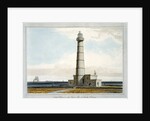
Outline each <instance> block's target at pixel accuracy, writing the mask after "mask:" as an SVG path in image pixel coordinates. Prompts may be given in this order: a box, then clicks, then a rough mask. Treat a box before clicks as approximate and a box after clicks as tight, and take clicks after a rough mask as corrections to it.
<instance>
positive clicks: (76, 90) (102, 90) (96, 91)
mask: <svg viewBox="0 0 150 121" xmlns="http://www.w3.org/2000/svg"><path fill="white" fill-rule="evenodd" d="M64 93H122V89H81V88H80V89H73V90H68V91H65V92H64Z"/></svg>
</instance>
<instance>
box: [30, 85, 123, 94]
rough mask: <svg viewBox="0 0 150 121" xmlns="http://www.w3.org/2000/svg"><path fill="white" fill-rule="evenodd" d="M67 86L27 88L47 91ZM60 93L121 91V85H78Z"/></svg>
mask: <svg viewBox="0 0 150 121" xmlns="http://www.w3.org/2000/svg"><path fill="white" fill-rule="evenodd" d="M64 89H67V88H28V93H49V92H54V91H58V90H64ZM61 93H122V87H112V86H110V87H108V86H107V87H98V88H96V87H78V88H69V90H66V91H64V92H61Z"/></svg>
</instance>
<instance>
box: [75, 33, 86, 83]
mask: <svg viewBox="0 0 150 121" xmlns="http://www.w3.org/2000/svg"><path fill="white" fill-rule="evenodd" d="M76 40H77V60H76V85H77V86H82V85H83V81H84V79H83V77H84V74H85V67H84V44H83V41H84V38H83V34H82V33H81V32H80V31H79V33H78V37H77V39H76Z"/></svg>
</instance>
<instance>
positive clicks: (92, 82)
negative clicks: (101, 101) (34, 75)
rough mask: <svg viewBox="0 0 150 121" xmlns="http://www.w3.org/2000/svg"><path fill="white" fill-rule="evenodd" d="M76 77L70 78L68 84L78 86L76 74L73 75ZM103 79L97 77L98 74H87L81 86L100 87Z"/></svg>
mask: <svg viewBox="0 0 150 121" xmlns="http://www.w3.org/2000/svg"><path fill="white" fill-rule="evenodd" d="M73 77H74V79H73V80H68V85H69V86H72V87H74V86H77V84H76V75H73ZM101 81H102V80H101V79H97V75H90V74H85V75H84V76H83V77H82V79H81V83H80V86H84V87H100V86H101Z"/></svg>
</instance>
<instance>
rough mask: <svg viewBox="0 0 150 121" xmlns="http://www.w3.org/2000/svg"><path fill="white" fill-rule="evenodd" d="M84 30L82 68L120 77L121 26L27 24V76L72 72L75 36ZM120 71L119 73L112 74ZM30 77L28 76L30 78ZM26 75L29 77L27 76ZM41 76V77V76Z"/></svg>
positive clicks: (49, 76)
mask: <svg viewBox="0 0 150 121" xmlns="http://www.w3.org/2000/svg"><path fill="white" fill-rule="evenodd" d="M78 31H81V32H82V33H83V37H84V38H85V40H84V52H85V66H86V67H85V68H86V72H87V73H93V71H94V70H96V71H97V74H98V75H99V76H100V77H102V75H104V76H105V77H109V78H110V75H113V73H114V77H113V78H110V80H115V79H117V78H119V80H121V79H122V28H120V27H119V28H112V27H107V28H106V27H104V28H103V27H102V28H83V27H82V28H37V27H36V28H33V27H28V28H27V35H26V37H27V39H26V40H27V67H28V76H29V77H31V78H33V77H34V76H35V75H39V76H41V77H42V78H43V77H44V76H45V77H47V79H49V80H61V79H63V80H67V79H70V78H72V75H73V74H75V65H76V46H77V45H76V44H77V42H76V37H77V34H78ZM116 73H117V75H118V74H120V77H119V76H118V77H117V76H116V77H115V75H116ZM31 78H30V79H31ZM30 79H28V80H30ZM43 79H44V78H43Z"/></svg>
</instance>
